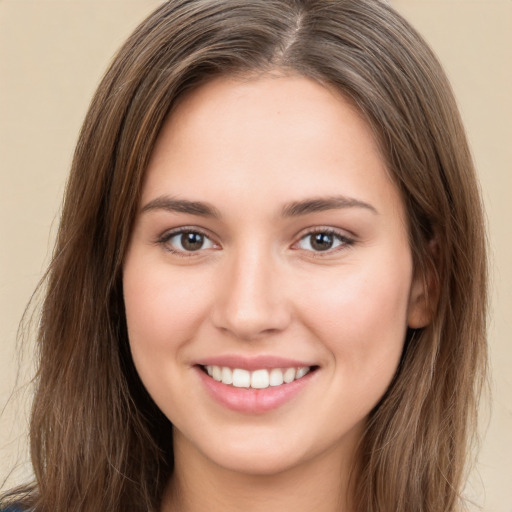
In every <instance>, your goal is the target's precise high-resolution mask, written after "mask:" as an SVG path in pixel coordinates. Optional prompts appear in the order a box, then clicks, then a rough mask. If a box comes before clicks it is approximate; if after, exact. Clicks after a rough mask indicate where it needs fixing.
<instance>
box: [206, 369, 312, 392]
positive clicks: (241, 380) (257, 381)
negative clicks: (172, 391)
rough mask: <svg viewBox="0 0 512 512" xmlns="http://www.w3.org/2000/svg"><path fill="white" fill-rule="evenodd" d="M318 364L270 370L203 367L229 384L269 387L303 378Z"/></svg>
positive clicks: (257, 387) (217, 378)
mask: <svg viewBox="0 0 512 512" xmlns="http://www.w3.org/2000/svg"><path fill="white" fill-rule="evenodd" d="M316 368H317V367H316V366H301V367H298V368H295V367H289V368H272V369H270V370H267V369H260V370H253V371H249V370H244V369H242V368H229V367H227V366H216V365H207V366H201V369H202V370H203V371H204V372H205V373H207V374H208V375H209V376H210V377H211V378H212V379H213V380H216V381H217V382H222V384H226V385H228V386H232V387H235V388H246V389H266V388H268V387H275V386H282V385H283V384H290V383H291V382H293V381H295V380H299V379H302V378H303V377H305V376H306V375H307V374H308V373H311V372H312V371H314V370H316Z"/></svg>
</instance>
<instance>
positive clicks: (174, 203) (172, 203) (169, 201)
mask: <svg viewBox="0 0 512 512" xmlns="http://www.w3.org/2000/svg"><path fill="white" fill-rule="evenodd" d="M153 210H165V211H168V212H175V213H188V214H190V215H199V216H200V217H211V218H215V219H218V218H220V216H221V215H220V212H219V211H218V210H217V208H215V207H214V206H212V205H210V204H208V203H204V202H202V201H188V200H187V199H176V198H173V197H169V196H159V197H157V198H155V199H153V200H152V201H150V202H149V203H147V204H146V205H144V206H143V207H142V210H141V213H145V212H149V211H153Z"/></svg>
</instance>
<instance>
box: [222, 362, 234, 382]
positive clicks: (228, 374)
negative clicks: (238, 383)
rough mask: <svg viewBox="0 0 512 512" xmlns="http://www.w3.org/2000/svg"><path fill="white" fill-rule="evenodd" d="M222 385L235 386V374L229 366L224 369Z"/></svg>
mask: <svg viewBox="0 0 512 512" xmlns="http://www.w3.org/2000/svg"><path fill="white" fill-rule="evenodd" d="M222 383H223V384H233V372H232V371H231V368H228V367H227V366H223V367H222Z"/></svg>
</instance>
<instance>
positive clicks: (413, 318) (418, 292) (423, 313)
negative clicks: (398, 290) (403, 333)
mask: <svg viewBox="0 0 512 512" xmlns="http://www.w3.org/2000/svg"><path fill="white" fill-rule="evenodd" d="M429 299H432V297H431V296H430V294H429V293H428V285H427V282H426V280H424V279H422V276H417V277H415V278H414V280H413V283H412V286H411V294H410V296H409V311H408V313H407V325H408V327H410V328H411V329H421V328H422V327H426V326H427V325H428V324H429V323H430V322H431V321H432V306H431V304H430V300H429Z"/></svg>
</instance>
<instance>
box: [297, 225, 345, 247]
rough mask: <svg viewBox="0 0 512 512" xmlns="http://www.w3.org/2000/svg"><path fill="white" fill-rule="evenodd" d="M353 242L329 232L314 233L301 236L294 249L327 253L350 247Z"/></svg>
mask: <svg viewBox="0 0 512 512" xmlns="http://www.w3.org/2000/svg"><path fill="white" fill-rule="evenodd" d="M352 243H353V240H351V239H350V238H347V237H346V236H343V235H341V234H339V233H336V232H334V231H331V230H322V231H315V232H313V233H308V234H307V235H305V236H303V237H302V238H301V239H300V240H299V241H298V243H297V244H296V247H297V248H298V249H302V250H305V251H314V252H327V251H332V250H336V249H338V248H339V247H342V246H348V245H352Z"/></svg>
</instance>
